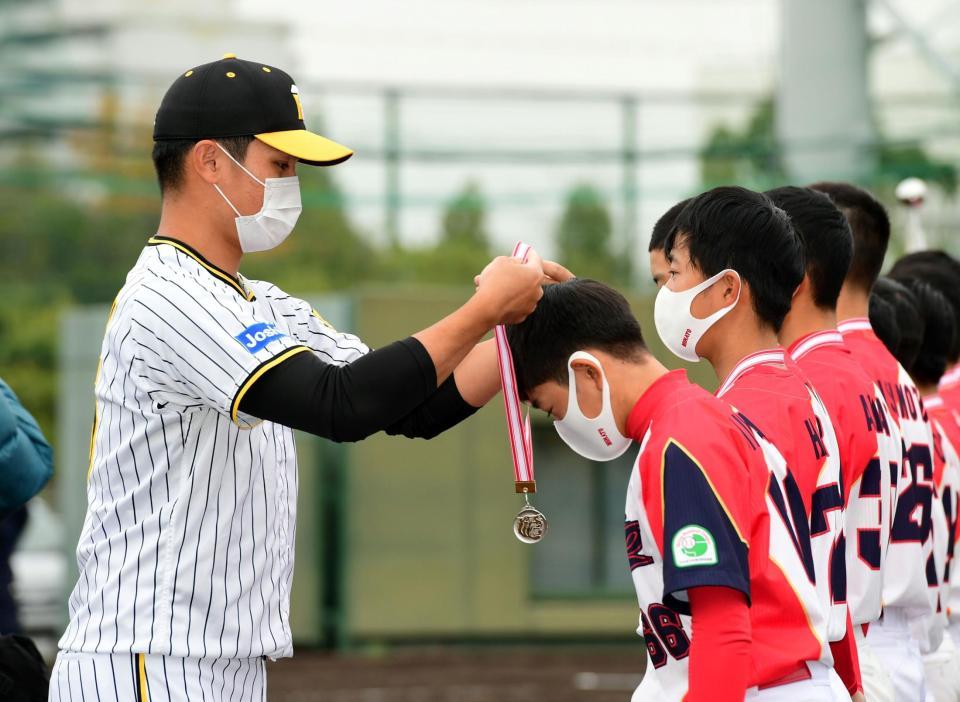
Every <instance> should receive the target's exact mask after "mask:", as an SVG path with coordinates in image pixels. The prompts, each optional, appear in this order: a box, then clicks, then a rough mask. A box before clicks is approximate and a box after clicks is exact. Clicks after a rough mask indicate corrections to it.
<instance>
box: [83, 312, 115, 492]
mask: <svg viewBox="0 0 960 702" xmlns="http://www.w3.org/2000/svg"><path fill="white" fill-rule="evenodd" d="M116 309H117V298H114V299H113V304H112V305H110V314H108V315H107V325H106V329H109V328H110V320H111V319H113V313H114V312H115V311H116ZM106 329H104V336H106ZM102 369H103V354H102V353H101V355H100V358H99V359H97V374H96V375H95V376H94V377H93V427H92V428H91V429H90V458H89V461H88V463H87V480H90V474H91V473H93V450H94V448H95V447H96V441H97V427H98V426H99V424H100V416H99V412H97V383H99V382H100V371H101V370H102Z"/></svg>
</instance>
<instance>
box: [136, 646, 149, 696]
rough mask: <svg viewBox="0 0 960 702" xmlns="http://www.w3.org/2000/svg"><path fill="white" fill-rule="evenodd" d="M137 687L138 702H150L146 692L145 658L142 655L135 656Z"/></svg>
mask: <svg viewBox="0 0 960 702" xmlns="http://www.w3.org/2000/svg"><path fill="white" fill-rule="evenodd" d="M137 685H138V686H139V688H140V702H150V694H149V693H148V691H147V689H148V688H147V657H146V656H145V655H143V654H142V653H138V654H137Z"/></svg>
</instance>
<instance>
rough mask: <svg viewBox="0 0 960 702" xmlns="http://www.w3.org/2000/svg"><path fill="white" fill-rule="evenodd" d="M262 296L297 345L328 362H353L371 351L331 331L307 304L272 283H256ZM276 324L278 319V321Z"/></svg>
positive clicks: (353, 337)
mask: <svg viewBox="0 0 960 702" xmlns="http://www.w3.org/2000/svg"><path fill="white" fill-rule="evenodd" d="M254 285H255V286H256V287H257V288H258V289H260V291H261V293H260V294H262V295H263V296H264V297H266V298H268V299H269V300H270V306H271V308H272V309H273V310H275V314H277V315H279V316H282V317H283V320H282V325H283V327H284V328H286V329H287V330H288V331H289V333H290V335H291V337H293V338H294V339H295V340H296V341H297V342H298V343H300V344H303V345H304V346H307V347H308V348H310V349H311V350H312V351H314V352H315V353H317V355H319V356H320V358H321V359H322V360H324V361H326V362H327V363H333V364H335V365H343V364H345V363H350V362H351V361H355V360H356V359H358V358H359V357H360V356H363V355H364V354H366V353H368V352H369V351H370V349H369V348H368V347H367V345H366V344H364V343H363V342H362V341H360V339H359V338H358V337H356V336H355V335H353V334H349V333H346V332H340V331H337V330H336V329H334V328H333V325H332V324H330V322H328V321H327V320H326V319H324V317H323V315H321V314H320V313H319V312H317V310H316V309H315V308H314V307H312V306H311V305H310V303H309V302H306V301H305V300H301V299H299V298H296V297H293V296H292V295H287V293H285V292H284V291H283V290H281V289H280V288H278V287H277V286H276V285H273V284H271V283H263V282H259V281H256V282H254ZM277 322H278V324H280V323H281V320H279V319H278V320H277Z"/></svg>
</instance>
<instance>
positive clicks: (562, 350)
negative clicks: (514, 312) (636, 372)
mask: <svg viewBox="0 0 960 702" xmlns="http://www.w3.org/2000/svg"><path fill="white" fill-rule="evenodd" d="M507 339H508V341H509V342H510V350H511V352H512V353H513V364H514V368H515V369H516V372H517V389H518V391H519V393H520V397H521V398H522V399H527V398H528V397H529V392H530V390H532V389H533V388H535V387H537V386H538V385H540V384H541V383H545V382H547V381H548V380H555V381H557V382H558V383H561V384H562V385H566V384H567V380H568V378H567V360H568V359H569V358H570V354H572V353H573V352H574V351H581V350H584V349H597V350H600V351H605V352H606V353H609V354H611V355H613V356H616V357H617V358H622V359H625V360H632V359H639V358H640V357H642V356H643V355H644V354H645V353H646V349H647V347H646V344H645V343H644V341H643V334H642V332H641V331H640V323H639V322H638V321H637V319H636V317H634V316H633V312H631V311H630V305H629V303H628V302H627V300H626V298H624V297H623V295H621V294H620V293H618V292H617V291H616V290H614V289H613V288H611V287H610V286H609V285H604V284H603V283H598V282H597V281H595V280H590V279H589V278H574V279H572V280H568V281H566V282H563V283H557V284H555V285H547V286H545V287H544V289H543V297H542V298H541V299H540V302H539V303H538V304H537V309H536V310H534V311H533V313H532V314H531V315H530V316H529V317H527V318H526V319H525V320H524V321H523V322H521V323H520V324H513V325H510V326H508V327H507Z"/></svg>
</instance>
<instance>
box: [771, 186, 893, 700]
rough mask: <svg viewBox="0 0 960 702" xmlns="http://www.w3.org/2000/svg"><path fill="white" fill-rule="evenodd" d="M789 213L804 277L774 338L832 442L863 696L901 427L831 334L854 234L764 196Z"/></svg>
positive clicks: (814, 207)
mask: <svg viewBox="0 0 960 702" xmlns="http://www.w3.org/2000/svg"><path fill="white" fill-rule="evenodd" d="M767 195H768V196H770V198H771V199H772V200H773V202H774V203H775V204H776V205H777V206H778V207H780V208H781V209H783V210H784V212H786V213H787V215H789V217H790V220H791V222H792V223H793V226H794V228H796V230H797V232H798V233H799V234H800V238H801V241H802V243H803V260H804V266H805V272H804V278H803V281H802V283H801V284H800V286H799V288H798V290H797V292H796V293H795V294H794V296H793V301H792V304H791V307H790V312H789V313H787V316H786V317H785V319H784V322H783V326H782V327H781V329H780V335H779V336H780V341H781V342H782V343H783V345H784V346H786V347H787V350H788V353H789V355H790V357H791V358H792V359H793V360H794V361H795V362H796V364H797V366H799V368H800V370H801V371H802V372H803V373H804V375H805V376H806V377H807V379H808V380H809V382H810V383H811V384H812V386H813V387H814V389H815V390H816V392H817V394H818V395H819V396H820V397H821V398H822V399H823V403H824V405H825V406H826V408H827V411H828V413H829V416H830V419H831V421H832V424H833V427H834V429H835V433H836V436H837V439H838V450H839V458H840V466H841V478H842V482H841V487H842V490H843V493H844V494H843V497H844V515H843V516H844V519H845V524H844V534H843V540H842V541H841V542H838V544H837V546H836V549H835V551H834V556H835V557H837V558H845V560H846V586H845V591H844V592H843V593H840V592H838V591H836V590H835V595H837V596H838V599H843V600H846V602H847V607H848V610H849V614H850V619H851V622H852V624H853V625H854V628H853V632H854V636H855V638H856V640H857V648H856V653H857V655H858V658H859V662H860V671H861V678H862V683H863V687H864V690H865V693H866V697H867V699H881V700H882V699H884V695H883V694H881V692H880V691H878V690H877V689H876V685H877V683H876V679H877V676H878V675H879V676H882V675H883V673H882V667H881V666H880V664H879V663H878V662H877V661H876V658H875V656H874V654H873V652H872V651H871V650H870V647H869V645H868V644H867V643H866V642H865V641H864V638H863V625H869V624H872V623H873V622H875V621H877V620H878V619H879V618H880V612H881V606H882V603H883V599H882V590H883V579H882V574H883V572H884V571H885V570H886V556H887V548H888V545H889V543H890V525H891V522H892V518H893V504H894V502H893V497H894V496H893V491H892V490H891V489H890V487H889V486H890V485H892V484H895V483H896V481H897V477H898V475H899V473H900V467H901V465H902V463H903V444H902V440H901V437H900V430H899V427H898V425H897V423H896V420H895V419H894V418H893V416H892V414H891V413H890V410H889V408H888V407H887V403H886V401H885V399H884V397H883V393H882V392H881V391H880V389H879V388H878V387H877V385H876V383H875V382H874V381H873V380H872V379H871V378H870V376H869V375H867V373H866V372H865V371H864V370H863V368H862V367H861V366H860V364H859V363H858V362H857V360H856V359H855V358H854V356H853V354H852V353H851V352H850V350H849V349H848V348H847V347H846V345H845V344H844V342H843V337H842V336H841V335H840V333H839V332H838V331H837V329H836V327H837V299H838V298H839V296H840V290H841V289H842V287H843V282H844V279H845V278H846V275H847V272H848V270H849V269H850V263H851V260H852V257H853V236H852V234H851V231H850V226H849V225H848V223H847V220H846V218H845V217H844V216H843V213H842V212H840V210H838V209H837V208H836V207H835V206H834V205H833V203H831V202H830V199H829V198H828V197H827V196H826V195H824V194H822V193H820V192H817V191H815V190H811V189H809V188H798V187H784V188H778V189H776V190H772V191H770V192H768V193H767Z"/></svg>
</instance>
